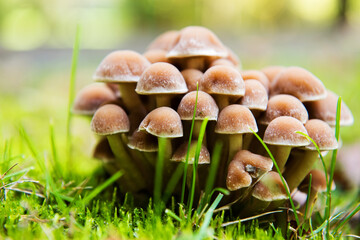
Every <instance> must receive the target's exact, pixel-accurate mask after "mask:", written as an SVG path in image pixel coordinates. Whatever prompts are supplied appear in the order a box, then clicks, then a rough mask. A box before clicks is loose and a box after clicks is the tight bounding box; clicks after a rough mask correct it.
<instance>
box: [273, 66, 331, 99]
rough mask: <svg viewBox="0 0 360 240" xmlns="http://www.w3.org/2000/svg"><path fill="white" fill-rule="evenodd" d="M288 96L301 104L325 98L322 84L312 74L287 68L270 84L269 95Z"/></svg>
mask: <svg viewBox="0 0 360 240" xmlns="http://www.w3.org/2000/svg"><path fill="white" fill-rule="evenodd" d="M282 93H284V94H289V95H293V96H295V97H297V98H298V99H299V100H300V101H302V102H308V101H316V100H319V99H324V98H325V97H326V89H325V86H324V84H323V83H322V82H321V81H320V79H318V78H317V77H316V76H315V75H314V74H312V73H311V72H309V71H308V70H306V69H304V68H301V67H288V68H286V69H284V70H283V71H281V72H280V73H279V74H278V75H277V77H276V79H274V81H273V82H272V84H271V95H272V96H273V95H277V94H282Z"/></svg>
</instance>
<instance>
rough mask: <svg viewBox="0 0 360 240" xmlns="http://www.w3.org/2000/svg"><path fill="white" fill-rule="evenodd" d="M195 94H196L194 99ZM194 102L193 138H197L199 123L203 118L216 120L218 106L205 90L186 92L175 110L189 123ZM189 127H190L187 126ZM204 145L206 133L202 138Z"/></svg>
mask: <svg viewBox="0 0 360 240" xmlns="http://www.w3.org/2000/svg"><path fill="white" fill-rule="evenodd" d="M196 95H197V96H198V97H197V99H196ZM196 100H197V102H196ZM195 104H196V113H195V122H194V130H193V135H194V138H195V139H198V137H199V133H200V129H201V124H202V122H203V120H204V119H205V118H208V120H209V121H217V118H218V114H219V108H218V106H217V105H216V103H215V100H214V99H213V98H212V97H211V96H210V95H209V94H207V93H206V92H203V91H198V92H196V91H192V92H189V93H187V94H186V95H185V96H184V97H183V98H182V99H181V101H180V104H179V106H178V109H177V112H178V114H179V116H180V118H181V120H183V121H186V122H188V123H189V124H190V123H191V121H192V119H193V116H194V109H195ZM189 129H190V128H189ZM203 142H204V144H205V145H206V135H204V139H203Z"/></svg>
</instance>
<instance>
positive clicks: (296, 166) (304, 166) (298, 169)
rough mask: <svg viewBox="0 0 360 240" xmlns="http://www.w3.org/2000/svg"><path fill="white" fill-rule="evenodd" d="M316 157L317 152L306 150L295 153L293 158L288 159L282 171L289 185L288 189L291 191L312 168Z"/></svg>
mask: <svg viewBox="0 0 360 240" xmlns="http://www.w3.org/2000/svg"><path fill="white" fill-rule="evenodd" d="M317 159H318V152H317V151H313V150H307V151H304V152H303V153H301V154H300V153H299V154H297V155H295V157H294V159H292V160H291V162H290V161H289V164H288V165H287V166H286V170H285V172H284V178H285V179H286V182H287V183H288V185H289V189H290V191H293V190H294V189H295V188H296V187H297V186H298V185H299V184H300V183H301V181H302V180H304V178H305V177H306V175H307V174H308V173H309V172H310V170H311V169H312V168H313V165H314V163H315V162H316V160H317Z"/></svg>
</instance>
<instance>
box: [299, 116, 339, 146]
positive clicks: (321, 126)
mask: <svg viewBox="0 0 360 240" xmlns="http://www.w3.org/2000/svg"><path fill="white" fill-rule="evenodd" d="M305 128H306V130H307V132H308V135H309V137H310V138H312V139H313V140H314V142H315V143H316V144H317V145H318V147H319V149H320V151H330V150H334V149H337V148H338V143H337V141H336V138H335V131H334V130H333V129H332V128H331V127H330V126H329V124H327V123H326V122H324V121H322V120H319V119H311V120H309V121H308V122H307V123H306V124H305ZM305 148H306V149H310V150H316V148H315V146H314V144H313V143H312V142H310V145H308V146H306V147H305Z"/></svg>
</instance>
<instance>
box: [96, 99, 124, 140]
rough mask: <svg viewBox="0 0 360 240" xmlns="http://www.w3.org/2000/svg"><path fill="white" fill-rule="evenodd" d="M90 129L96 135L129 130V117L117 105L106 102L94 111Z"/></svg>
mask: <svg viewBox="0 0 360 240" xmlns="http://www.w3.org/2000/svg"><path fill="white" fill-rule="evenodd" d="M91 130H92V131H93V132H95V133H96V134H98V135H111V134H116V133H125V132H129V130H130V122H129V118H128V116H127V115H126V113H125V111H124V110H123V109H122V108H121V107H119V106H118V105H115V104H106V105H103V106H101V107H100V108H99V109H98V110H97V111H96V112H95V114H94V116H93V118H92V120H91Z"/></svg>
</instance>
